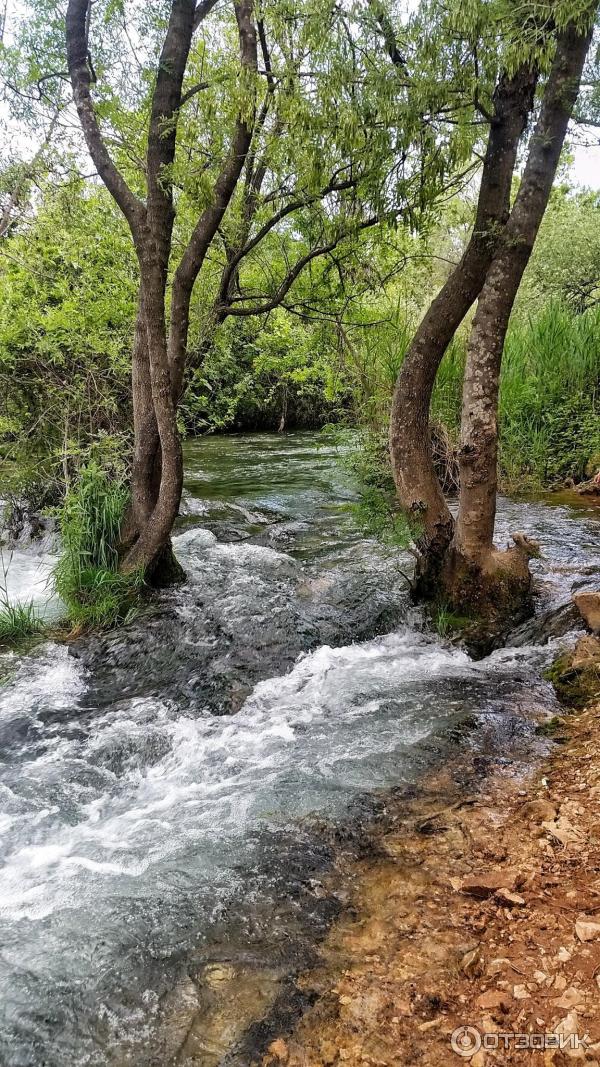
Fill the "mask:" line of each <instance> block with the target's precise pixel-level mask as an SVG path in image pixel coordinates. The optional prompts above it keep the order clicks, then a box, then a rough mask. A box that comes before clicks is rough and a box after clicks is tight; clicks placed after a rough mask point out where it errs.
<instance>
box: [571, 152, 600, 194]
mask: <svg viewBox="0 0 600 1067" xmlns="http://www.w3.org/2000/svg"><path fill="white" fill-rule="evenodd" d="M573 155H574V157H575V159H574V162H573V166H572V167H571V171H570V173H571V176H572V178H573V180H574V181H575V182H576V183H577V185H582V186H584V185H585V186H588V188H590V189H600V145H593V146H585V147H584V146H583V145H576V146H575V147H574V149H573Z"/></svg>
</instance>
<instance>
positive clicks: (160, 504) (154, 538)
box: [122, 261, 183, 573]
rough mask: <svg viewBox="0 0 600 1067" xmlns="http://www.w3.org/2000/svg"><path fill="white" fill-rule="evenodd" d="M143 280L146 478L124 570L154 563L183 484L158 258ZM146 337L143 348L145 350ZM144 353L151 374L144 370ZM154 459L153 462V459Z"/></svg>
mask: <svg viewBox="0 0 600 1067" xmlns="http://www.w3.org/2000/svg"><path fill="white" fill-rule="evenodd" d="M144 266H145V270H144ZM144 266H143V268H142V269H143V270H144V281H143V284H142V293H141V301H140V316H141V323H139V327H136V349H137V351H136V355H137V356H138V358H139V361H138V364H137V374H136V381H135V387H137V396H136V394H135V393H134V404H135V400H136V399H137V400H138V411H137V415H136V419H137V422H138V426H139V429H140V434H139V438H138V441H137V442H136V445H137V447H136V460H138V459H139V462H140V470H141V466H142V465H143V467H144V478H145V481H144V480H142V478H141V476H140V472H138V478H137V480H136V497H135V498H134V500H133V501H132V503H133V508H134V515H136V517H137V515H139V518H140V519H142V522H141V523H140V525H139V527H138V530H139V532H138V537H137V540H136V541H135V543H134V544H133V545H132V547H131V548H130V549H129V551H128V552H127V555H126V556H125V558H124V560H123V564H122V569H123V571H124V572H125V573H127V572H130V571H133V570H136V569H137V568H141V569H142V570H144V571H146V570H147V569H148V568H149V567H151V565H152V564H153V563H154V561H155V560H156V558H157V557H158V555H159V553H160V552H161V550H162V549H163V547H164V546H165V545H166V543H167V541H168V539H169V536H170V533H171V530H172V528H173V524H174V522H175V519H176V518H177V514H178V511H179V503H180V500H181V490H182V487H183V454H182V449H181V441H180V438H179V431H178V429H177V407H176V404H175V402H174V399H173V392H172V387H171V371H170V367H169V359H168V354H167V337H166V324H165V276H164V270H163V268H162V266H161V264H160V263H159V262H156V261H155V262H152V263H149V264H148V265H147V266H146V265H144ZM144 339H145V341H146V351H144ZM146 353H147V363H148V366H149V373H148V376H147V372H146ZM148 378H149V384H150V394H151V402H152V407H153V409H154V415H155V423H154V425H155V426H156V430H157V432H158V439H159V445H160V483H159V488H158V494H157V497H156V502H155V504H154V507H153V509H152V511H151V512H150V513H148V511H147V508H148V505H149V503H150V500H149V496H150V494H151V484H152V483H151V477H152V475H153V473H154V468H152V470H150V455H151V452H152V449H151V445H152V444H153V443H154V442H155V437H154V433H155V430H154V425H152V426H150V425H149V422H150V420H149V418H148V395H147V394H148ZM152 462H153V463H154V462H155V459H154V458H153V460H152Z"/></svg>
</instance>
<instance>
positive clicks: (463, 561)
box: [449, 25, 592, 600]
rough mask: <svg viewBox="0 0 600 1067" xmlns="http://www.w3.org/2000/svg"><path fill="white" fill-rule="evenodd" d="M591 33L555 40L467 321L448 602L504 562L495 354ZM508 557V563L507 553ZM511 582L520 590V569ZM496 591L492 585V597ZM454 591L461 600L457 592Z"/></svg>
mask: <svg viewBox="0 0 600 1067" xmlns="http://www.w3.org/2000/svg"><path fill="white" fill-rule="evenodd" d="M591 32H592V31H591V29H590V30H589V31H588V32H581V31H580V30H579V29H578V28H576V27H575V26H573V25H570V26H568V27H567V28H566V29H565V30H564V31H563V32H561V33H559V35H558V38H557V46H556V53H555V57H554V61H553V64H552V68H551V71H550V75H549V77H548V81H547V83H546V88H545V91H544V96H543V101H542V106H541V111H540V116H539V120H538V123H537V125H536V128H535V131H534V133H533V136H532V139H531V144H530V147H529V152H528V158H527V162H526V166H525V171H524V174H523V178H522V181H521V185H520V188H519V191H518V194H517V197H516V200H515V204H514V207H513V209H512V212H511V215H510V218H509V220H508V223H507V224H506V227H505V229H504V233H503V235H502V238H501V241H500V244H499V247H498V249H497V251H496V253H495V255H494V258H493V260H492V263H491V266H490V268H489V270H488V273H487V276H486V279H485V284H484V286H483V289H482V292H481V296H480V298H479V303H478V307H477V312H476V314H475V318H474V321H473V327H472V330H471V336H470V340H469V346H468V351H467V363H466V369H465V378H464V386H463V404H462V425H461V444H460V452H459V464H460V499H459V512H458V519H457V523H456V530H455V534H454V540H453V544H452V549H451V567H450V579H449V581H450V588H451V590H452V593H453V599H455V600H457V599H458V600H461V599H465V597H466V599H467V600H470V599H472V598H473V595H474V590H475V588H476V585H477V575H481V576H482V580H483V581H485V573H486V571H490V570H491V571H497V570H498V567H500V568H502V567H503V566H504V562H505V561H503V560H502V558H501V557H502V556H506V553H495V552H494V550H493V535H494V521H495V516H496V490H497V453H498V392H499V382H500V368H501V361H502V351H503V347H504V341H505V338H506V332H507V329H508V323H509V319H510V315H511V311H512V308H513V305H514V302H515V297H516V295H517V292H518V289H519V285H520V283H521V279H522V277H523V273H524V271H525V268H526V266H527V263H528V262H529V258H530V256H531V252H532V250H533V246H534V243H535V239H536V237H537V233H538V230H539V227H540V223H541V221H542V218H543V216H544V212H545V209H546V205H547V203H548V199H549V196H550V192H551V189H552V185H553V182H554V178H555V175H556V170H557V167H558V163H559V159H560V154H561V150H562V147H563V143H564V139H565V135H566V132H567V126H568V123H569V120H570V118H571V115H572V112H573V108H574V105H575V102H576V99H577V94H578V91H579V84H580V80H581V73H582V70H583V65H584V62H585V59H586V56H587V53H588V49H589V46H590V42H591ZM511 553H512V557H513V558H514V556H515V550H514V549H512V550H511ZM499 557H500V558H499ZM513 561H514V559H513ZM507 562H508V561H507ZM525 562H526V560H525ZM509 577H510V576H508V578H509ZM518 581H519V583H520V585H521V586H522V585H523V569H522V568H520V571H519V575H518ZM457 582H458V586H459V588H458V589H457V588H456V585H457ZM496 584H497V583H493V586H494V596H497V589H496ZM462 586H464V594H463V593H461V591H460V587H462ZM484 592H485V591H483V593H484Z"/></svg>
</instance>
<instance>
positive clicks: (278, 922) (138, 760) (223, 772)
mask: <svg viewBox="0 0 600 1067" xmlns="http://www.w3.org/2000/svg"><path fill="white" fill-rule="evenodd" d="M185 458H186V488H185V494H184V501H183V507H182V515H181V518H180V520H179V523H178V528H177V532H176V536H175V540H174V544H175V550H176V553H177V556H178V557H179V559H180V560H181V562H182V564H183V566H184V568H185V570H186V573H187V578H188V580H187V582H186V583H185V585H183V586H181V587H179V588H177V589H173V590H169V591H165V592H164V593H161V594H159V596H158V598H157V600H156V601H155V602H154V603H152V604H151V605H148V607H147V608H145V609H144V612H143V613H142V615H141V616H139V617H138V618H137V619H134V620H133V621H132V622H131V623H130V624H129V625H128V626H126V627H123V628H122V629H121V630H119V631H115V632H113V633H110V634H106V635H102V636H94V637H87V638H81V639H79V640H78V641H76V642H73V643H72V644H70V645H61V644H55V643H52V642H44V643H43V644H41V645H39V646H38V647H36V648H35V649H33V650H31V651H30V652H29V653H27V654H23V655H19V656H17V655H8V654H4V655H3V656H1V657H0V672H1V674H2V677H3V682H2V686H1V688H0V834H1V841H2V852H1V860H0V920H1V938H2V947H1V951H0V1001H1V1007H0V1063H2V1065H3V1067H42V1065H44V1067H63V1065H66V1064H69V1065H70V1067H78V1065H92V1067H94V1065H100V1064H108V1063H110V1064H112V1063H114V1064H124V1063H127V1064H133V1065H135V1067H137V1065H140V1067H141V1065H144V1067H148V1065H149V1064H154V1063H156V1064H164V1063H166V1062H169V1061H171V1062H179V1063H182V1064H183V1063H185V1062H186V1053H185V1049H184V1043H182V1042H183V1039H182V1037H181V1035H182V1034H185V1033H187V1032H188V1031H189V1026H188V1022H189V1017H194V1018H195V1019H196V1024H195V1029H196V1034H195V1050H196V1053H195V1054H197V1057H198V1058H197V1059H196V1060H193V1062H198V1063H206V1064H213V1063H214V1064H217V1063H219V1062H220V1061H221V1060H222V1058H223V1057H224V1056H225V1054H226V1052H227V1050H228V1048H230V1047H232V1046H233V1045H235V1042H236V1041H238V1040H239V1039H240V1036H241V1031H242V1030H243V1028H244V1027H245V1026H246V1025H247V1024H248V1025H249V1024H250V1023H251V1022H252V1021H253V1020H254V1019H255V1018H256V1017H260V1015H261V1013H266V1012H268V1011H270V1010H271V1009H272V1005H273V1003H274V1002H275V1001H276V1000H277V998H278V997H279V996H280V994H281V990H282V988H283V987H284V986H285V982H286V981H287V978H288V976H289V975H290V973H292V972H293V969H294V967H296V966H299V965H300V963H301V962H302V961H303V960H305V958H306V955H307V954H308V953H310V950H311V945H314V944H315V943H316V942H317V941H318V939H319V938H320V937H321V936H322V935H323V932H324V930H325V929H326V928H327V926H328V924H329V923H330V922H331V921H332V920H333V919H334V918H335V914H336V912H337V910H338V909H341V908H342V907H343V905H344V900H343V892H341V891H340V893H339V894H338V896H337V897H336V894H335V893H333V894H332V893H331V892H329V891H328V892H325V891H324V890H323V889H322V886H323V883H324V881H325V880H326V878H327V876H328V872H330V871H331V869H332V864H334V862H335V849H336V847H346V846H345V845H344V840H345V839H344V833H347V834H348V835H349V836H348V841H349V843H348V845H347V847H359V846H358V845H356V843H355V842H353V841H352V840H351V838H352V833H355V832H356V830H357V827H358V829H360V821H361V818H362V817H363V814H362V813H363V812H364V818H365V820H366V819H368V818H370V817H371V815H372V811H371V809H370V807H369V805H370V800H369V798H376V797H377V796H382V795H385V790H387V789H390V788H395V789H398V788H410V786H411V784H412V783H415V782H416V781H418V779H419V777H420V776H421V775H423V774H424V773H426V771H427V770H428V769H429V768H431V766H432V765H434V764H435V763H436V762H438V763H439V762H440V761H442V760H443V759H444V758H445V754H446V753H447V752H448V748H449V746H451V745H456V744H469V745H481V746H482V750H483V749H485V751H486V753H487V754H488V756H490V758H496V759H505V758H509V757H510V758H513V759H514V758H515V754H517V755H518V753H519V752H523V753H524V752H526V751H529V750H530V748H531V745H533V744H534V743H535V721H536V719H539V718H540V717H543V716H544V715H546V714H551V713H552V712H553V711H554V710H555V702H554V697H553V695H552V691H551V689H550V686H549V685H548V684H547V683H546V682H544V681H543V678H542V672H543V669H544V667H545V666H546V665H547V664H548V663H549V661H550V660H551V658H552V655H553V654H554V652H553V650H554V647H555V639H554V638H553V637H552V629H551V628H550V629H546V630H544V626H543V624H541V623H540V622H539V621H536V623H535V624H534V625H533V626H529V628H527V627H525V628H524V629H523V630H522V631H521V632H520V634H516V635H515V638H514V640H513V642H512V643H510V644H509V647H507V648H503V649H501V650H498V651H496V652H494V653H492V655H490V656H488V657H487V658H485V659H483V660H479V661H477V662H475V661H473V660H472V659H470V658H469V656H468V655H467V654H466V653H465V652H464V651H462V650H460V649H458V648H456V647H454V646H453V645H452V644H451V643H450V642H449V641H448V640H444V639H442V638H440V637H438V636H436V635H432V634H431V633H430V632H429V631H428V629H427V626H426V624H425V620H424V619H423V617H422V616H421V614H420V613H419V611H417V610H416V609H415V608H414V607H413V606H412V605H411V603H410V600H409V597H408V593H407V588H406V574H407V573H408V572H409V571H410V567H411V559H410V556H409V555H408V554H407V553H403V552H401V551H399V550H398V549H397V548H393V547H389V546H384V545H381V544H379V543H377V542H376V541H374V540H373V539H371V538H369V537H366V536H365V534H364V533H363V532H362V530H361V529H360V527H359V525H358V524H357V521H356V516H355V513H354V509H353V504H354V502H355V499H356V491H355V486H354V485H353V481H352V476H351V473H350V472H349V470H348V469H347V467H346V464H345V462H344V457H343V455H340V452H339V451H338V449H337V448H336V447H335V446H334V445H333V444H331V443H328V442H327V439H326V438H323V437H322V436H321V435H319V434H308V433H306V434H291V435H288V436H279V435H262V434H257V435H252V436H232V437H212V438H204V439H201V440H198V441H191V442H188V443H187V445H186V457H185ZM515 530H520V531H523V532H524V533H526V534H528V535H529V536H531V537H534V538H535V539H537V540H538V541H539V542H540V544H541V548H542V557H541V559H540V560H539V561H536V562H535V564H534V567H535V570H536V578H537V580H538V586H537V593H536V597H537V615H538V620H540V619H541V620H543V618H544V617H545V616H548V615H552V616H553V615H554V613H555V611H556V609H557V607H559V606H560V605H561V604H567V603H568V601H569V598H570V594H571V591H572V589H573V588H575V587H577V588H581V587H585V585H586V584H594V582H595V581H596V582H597V575H598V573H599V571H600V545H599V542H598V534H597V530H598V526H597V520H596V519H595V518H594V517H593V515H592V514H583V515H582V514H577V513H575V512H573V511H572V510H571V509H569V508H568V507H566V506H552V505H549V504H547V503H542V502H537V501H527V502H520V503H515V502H511V501H508V500H502V501H501V502H500V507H499V514H498V524H497V540H498V542H499V543H503V542H505V541H506V540H507V539H508V537H509V533H510V532H511V531H515ZM53 551H54V546H53V544H52V543H48V544H47V545H45V546H44V545H42V547H41V548H40V546H39V545H38V546H21V547H19V549H18V550H16V551H15V553H14V554H13V559H12V561H11V567H14V568H15V569H14V570H13V571H12V572H9V577H10V575H11V574H12V577H10V581H11V582H12V586H11V588H12V589H13V591H16V592H17V594H18V595H20V596H23V597H24V598H26V597H29V596H34V597H35V598H37V599H38V600H40V601H43V602H44V603H45V604H46V605H48V604H50V608H49V609H47V610H58V607H57V606H56V605H55V604H54V605H53V603H52V598H51V596H50V594H49V591H48V586H47V575H48V571H49V568H50V567H51V564H52V553H53ZM567 628H568V626H567ZM548 635H550V637H551V639H550V641H549V642H548V641H547V640H546V638H547V636H548ZM467 726H468V729H467V728H466V727H467ZM457 739H458V740H457ZM342 831H343V832H342ZM340 841H342V845H341V846H340ZM244 975H246V976H248V978H247V981H246V982H245V983H244ZM240 976H241V978H240ZM236 982H237V985H236ZM219 988H221V989H225V990H226V991H227V997H228V998H229V1000H230V1001H231V1002H232V1005H233V1006H232V1008H231V1012H230V1016H231V1019H237V1028H236V1026H234V1025H233V1023H231V1024H230V1026H229V1030H228V1031H227V1027H226V1026H225V1027H224V1026H221V1028H220V1029H219V1028H218V1027H216V1026H215V1025H214V1017H215V1011H214V1005H215V1002H216V1001H218V998H219ZM236 997H237V1000H236ZM186 998H187V1001H186ZM186 1003H187V1004H188V1008H189V1010H188V1009H186V1010H183V1009H184V1007H185V1005H186ZM203 1013H204V1015H203ZM203 1018H205V1019H206V1025H205V1027H204V1030H203V1026H202V1019H203ZM182 1019H183V1021H182ZM198 1020H200V1022H198ZM186 1027H187V1030H186ZM203 1045H204V1047H203ZM182 1049H183V1050H184V1051H182ZM190 1062H192V1061H190Z"/></svg>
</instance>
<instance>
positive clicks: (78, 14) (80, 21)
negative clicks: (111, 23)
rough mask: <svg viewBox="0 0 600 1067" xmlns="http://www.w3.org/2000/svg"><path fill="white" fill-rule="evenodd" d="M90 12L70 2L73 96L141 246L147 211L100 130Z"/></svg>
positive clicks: (98, 163) (84, 0) (85, 0)
mask: <svg viewBox="0 0 600 1067" xmlns="http://www.w3.org/2000/svg"><path fill="white" fill-rule="evenodd" d="M89 10H90V0H69V3H68V5H67V15H66V22H65V29H66V38H67V63H68V68H69V75H70V78H71V85H72V87H73V96H74V99H75V105H76V107H77V114H78V115H79V121H80V122H81V128H82V130H83V135H84V137H85V142H86V144H87V147H88V151H89V153H90V155H91V157H92V159H93V161H94V165H95V167H96V170H97V171H98V174H99V175H100V177H101V178H102V181H103V182H104V184H105V185H106V188H107V189H108V191H109V192H110V194H111V195H112V197H113V198H114V200H115V201H116V203H117V204H118V206H119V207H120V208H121V211H122V212H123V214H124V216H125V218H126V219H127V222H128V223H129V227H130V229H131V232H132V235H133V238H134V241H135V242H136V243H137V242H138V240H139V235H140V230H141V227H142V225H143V223H144V220H145V217H146V209H145V207H144V204H143V203H142V201H141V200H138V198H137V197H136V196H135V195H134V193H133V192H132V191H131V189H130V188H129V186H128V184H127V182H126V181H125V179H124V178H123V175H122V174H121V173H120V171H119V170H118V169H117V167H116V166H115V164H114V163H113V160H112V159H111V157H110V154H109V152H108V149H107V147H106V144H105V142H104V138H103V136H102V133H101V130H100V126H99V123H98V119H97V116H96V112H95V109H94V104H93V101H92V95H91V92H90V86H91V84H92V75H91V67H90V62H89V51H88V20H89Z"/></svg>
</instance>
